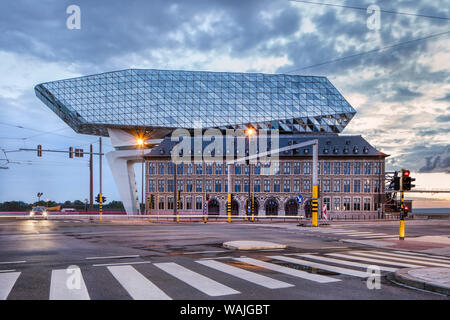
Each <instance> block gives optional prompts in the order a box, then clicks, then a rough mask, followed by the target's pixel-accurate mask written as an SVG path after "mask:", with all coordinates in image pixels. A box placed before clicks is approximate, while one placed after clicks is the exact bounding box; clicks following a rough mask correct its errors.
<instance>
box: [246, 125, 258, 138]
mask: <svg viewBox="0 0 450 320" xmlns="http://www.w3.org/2000/svg"><path fill="white" fill-rule="evenodd" d="M245 133H246V134H247V135H248V136H249V137H251V136H252V135H254V134H255V133H256V130H255V129H254V128H252V127H249V128H248V129H247V130H245Z"/></svg>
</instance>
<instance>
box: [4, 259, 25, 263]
mask: <svg viewBox="0 0 450 320" xmlns="http://www.w3.org/2000/svg"><path fill="white" fill-rule="evenodd" d="M25 262H26V261H25V260H19V261H2V262H0V264H17V263H25Z"/></svg>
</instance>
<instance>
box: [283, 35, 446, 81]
mask: <svg viewBox="0 0 450 320" xmlns="http://www.w3.org/2000/svg"><path fill="white" fill-rule="evenodd" d="M447 34H450V30H449V31H445V32H440V33H435V34H431V35H429V36H426V37H423V38H417V39H412V40H408V41H404V42H398V43H395V44H391V45H387V46H384V47H381V48H376V49H372V50H369V51H364V52H360V53H355V54H352V55H349V56H344V57H340V58H336V59H332V60H328V61H324V62H321V63H316V64H313V65H310V66H306V67H302V68H297V69H293V70H290V71H286V73H292V72H297V71H302V70H306V69H311V68H315V67H320V66H323V65H326V64H330V63H335V62H339V61H342V60H346V59H351V58H356V57H360V56H364V55H368V54H373V53H376V52H379V51H383V50H388V49H393V48H396V47H400V46H403V45H407V44H410V43H413V42H418V41H423V40H428V39H431V38H437V37H440V36H444V35H447Z"/></svg>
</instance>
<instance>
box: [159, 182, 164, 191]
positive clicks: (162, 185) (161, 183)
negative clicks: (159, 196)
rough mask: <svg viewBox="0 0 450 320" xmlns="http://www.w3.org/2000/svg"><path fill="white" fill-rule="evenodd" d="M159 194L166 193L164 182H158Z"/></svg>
mask: <svg viewBox="0 0 450 320" xmlns="http://www.w3.org/2000/svg"><path fill="white" fill-rule="evenodd" d="M158 192H164V180H158Z"/></svg>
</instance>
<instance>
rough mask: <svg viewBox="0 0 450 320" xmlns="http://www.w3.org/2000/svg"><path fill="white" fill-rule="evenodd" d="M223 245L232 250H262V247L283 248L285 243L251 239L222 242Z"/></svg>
mask: <svg viewBox="0 0 450 320" xmlns="http://www.w3.org/2000/svg"><path fill="white" fill-rule="evenodd" d="M223 246H224V247H225V248H228V249H234V250H262V249H284V248H286V247H287V246H286V245H285V244H279V243H274V242H268V241H253V240H251V241H250V240H237V241H228V242H224V243H223Z"/></svg>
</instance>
